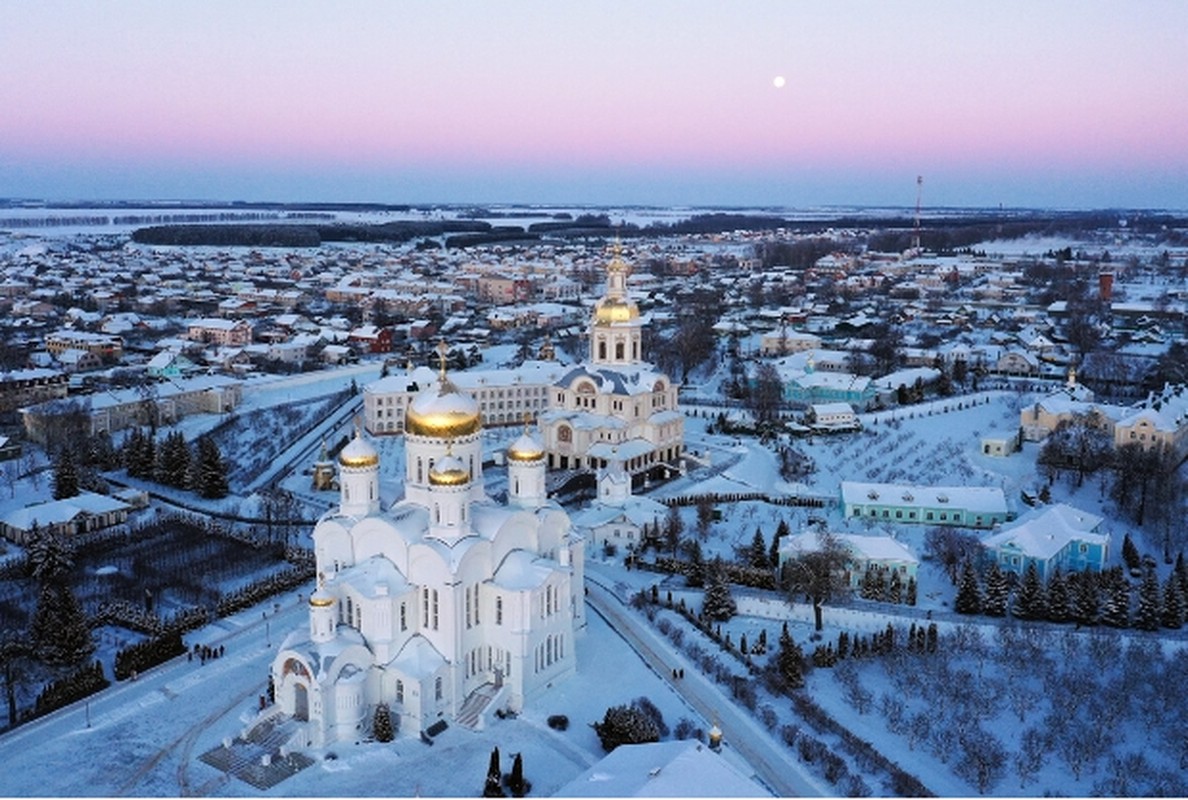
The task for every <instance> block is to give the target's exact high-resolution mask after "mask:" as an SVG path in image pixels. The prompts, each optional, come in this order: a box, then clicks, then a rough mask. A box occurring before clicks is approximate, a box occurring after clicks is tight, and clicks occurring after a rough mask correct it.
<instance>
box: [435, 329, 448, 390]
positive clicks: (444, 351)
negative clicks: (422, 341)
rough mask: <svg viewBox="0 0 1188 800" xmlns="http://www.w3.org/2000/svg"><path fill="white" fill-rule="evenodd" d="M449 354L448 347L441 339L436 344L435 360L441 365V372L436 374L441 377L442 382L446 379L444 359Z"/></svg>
mask: <svg viewBox="0 0 1188 800" xmlns="http://www.w3.org/2000/svg"><path fill="white" fill-rule="evenodd" d="M449 353H450V348H449V346H448V345H446V343H445V339H442V340H441V341H440V342H438V343H437V358H438V361H439V362H440V363H441V371H440V372H439V373H438V375H439V376H440V377H441V379H442V381H445V379H446V360H447V359H446V357H447V356H448V355H449Z"/></svg>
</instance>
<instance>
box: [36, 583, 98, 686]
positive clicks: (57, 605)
mask: <svg viewBox="0 0 1188 800" xmlns="http://www.w3.org/2000/svg"><path fill="white" fill-rule="evenodd" d="M30 633H31V634H32V638H33V644H34V647H35V648H36V651H37V655H38V657H39V658H41V660H42V661H44V662H45V663H47V664H50V665H53V666H65V665H72V664H79V663H81V662H82V661H84V660H85V659H86V658H88V657H89V656H90V655H91V654H92V653H94V652H95V642H94V640H93V639H92V638H91V629H90V627H89V626H88V625H87V619H86V617H85V616H84V615H83V612H82V608H81V607H80V606H79V604H78V600H76V599H75V597H74V593H73V592H72V591H70V586H69V585H67V584H66V583H65V579H64V578H60V579H56V580H49V581H44V582H42V584H41V588H40V590H39V592H38V595H37V609H36V610H35V611H34V612H33V624H32V627H31V631H30Z"/></svg>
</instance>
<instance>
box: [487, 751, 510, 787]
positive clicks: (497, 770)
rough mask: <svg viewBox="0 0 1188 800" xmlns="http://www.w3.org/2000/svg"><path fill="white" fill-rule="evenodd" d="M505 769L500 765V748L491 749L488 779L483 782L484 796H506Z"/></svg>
mask: <svg viewBox="0 0 1188 800" xmlns="http://www.w3.org/2000/svg"><path fill="white" fill-rule="evenodd" d="M504 796H505V795H504V794H503V769H502V767H501V766H500V765H499V748H498V747H496V748H494V749H493V750H492V751H491V760H490V762H489V763H488V764H487V780H486V782H485V783H484V784H483V797H504Z"/></svg>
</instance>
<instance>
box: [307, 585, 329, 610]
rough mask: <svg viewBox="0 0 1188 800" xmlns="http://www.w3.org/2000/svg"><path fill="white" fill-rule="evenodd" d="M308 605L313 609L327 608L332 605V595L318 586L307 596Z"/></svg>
mask: <svg viewBox="0 0 1188 800" xmlns="http://www.w3.org/2000/svg"><path fill="white" fill-rule="evenodd" d="M309 604H310V605H311V606H313V607H314V608H329V607H330V606H332V605H334V595H332V594H330V593H329V592H327V591H326V589H325V587H323V586H319V587H318V588H317V589H316V590H315V591H314V593H313V594H311V595H310V596H309Z"/></svg>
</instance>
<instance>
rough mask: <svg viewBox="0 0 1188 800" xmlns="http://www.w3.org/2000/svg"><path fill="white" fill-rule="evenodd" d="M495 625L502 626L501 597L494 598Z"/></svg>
mask: <svg viewBox="0 0 1188 800" xmlns="http://www.w3.org/2000/svg"><path fill="white" fill-rule="evenodd" d="M495 624H496V625H502V624H503V598H502V597H496V598H495Z"/></svg>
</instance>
